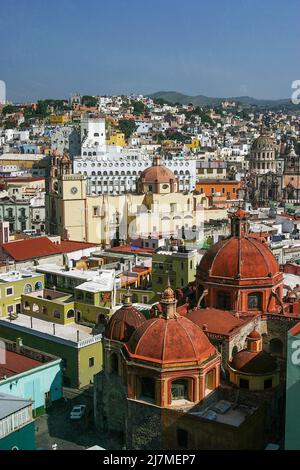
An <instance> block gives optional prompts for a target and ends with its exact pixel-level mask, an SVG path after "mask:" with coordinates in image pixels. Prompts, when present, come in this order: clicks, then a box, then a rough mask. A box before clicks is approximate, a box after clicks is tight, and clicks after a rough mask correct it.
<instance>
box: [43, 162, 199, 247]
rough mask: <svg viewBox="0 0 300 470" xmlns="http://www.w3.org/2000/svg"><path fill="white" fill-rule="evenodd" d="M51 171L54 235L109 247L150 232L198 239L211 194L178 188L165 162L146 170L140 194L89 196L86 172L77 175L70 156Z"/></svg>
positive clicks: (49, 206)
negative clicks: (119, 241)
mask: <svg viewBox="0 0 300 470" xmlns="http://www.w3.org/2000/svg"><path fill="white" fill-rule="evenodd" d="M56 160H57V158H56ZM56 167H57V168H56ZM51 172H52V176H51V178H50V180H49V189H48V191H47V194H46V220H47V221H48V226H47V230H48V231H49V233H51V234H53V235H54V234H55V235H61V236H62V237H63V238H69V239H70V240H74V241H75V240H77V241H83V240H85V241H87V242H96V243H104V244H105V245H110V244H111V242H112V240H114V239H119V240H123V241H124V242H128V241H131V240H133V239H137V238H139V237H146V236H149V235H150V234H152V235H154V234H155V235H159V236H165V237H170V236H173V237H174V238H178V237H179V238H181V237H183V238H185V239H186V240H193V241H195V240H196V238H195V237H197V236H198V235H197V234H198V232H199V230H198V229H199V228H200V227H201V224H202V222H203V217H204V211H203V208H204V207H206V206H207V199H206V197H205V195H201V194H194V193H188V194H183V193H180V192H178V181H177V179H176V177H175V176H174V174H172V173H171V172H170V170H169V169H167V168H166V167H164V166H163V165H161V163H160V161H157V162H156V163H154V165H153V166H151V167H149V168H147V169H146V170H144V172H143V173H142V174H141V176H140V180H139V183H138V188H139V193H138V194H124V195H115V196H114V195H95V196H92V195H87V193H86V178H85V176H83V175H78V174H76V175H74V174H71V163H68V162H67V160H65V162H62V161H59V162H57V161H56V162H52V168H51ZM183 232H184V233H183Z"/></svg>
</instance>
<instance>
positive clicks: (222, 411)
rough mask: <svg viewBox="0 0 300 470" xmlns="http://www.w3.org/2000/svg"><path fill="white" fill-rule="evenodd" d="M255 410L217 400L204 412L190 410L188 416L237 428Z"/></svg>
mask: <svg viewBox="0 0 300 470" xmlns="http://www.w3.org/2000/svg"><path fill="white" fill-rule="evenodd" d="M256 410H257V408H254V407H251V406H245V405H240V404H238V405H236V404H234V403H231V402H229V401H226V400H219V401H216V402H214V403H213V404H211V405H210V406H209V407H207V408H206V409H204V410H203V409H202V410H199V411H198V410H197V409H191V410H189V414H191V415H193V416H198V417H201V418H204V419H208V420H209V421H215V422H217V423H223V424H227V425H230V426H234V427H239V426H240V425H241V424H242V423H243V422H244V421H246V419H247V418H248V417H249V416H251V415H252V414H253V413H254V412H256Z"/></svg>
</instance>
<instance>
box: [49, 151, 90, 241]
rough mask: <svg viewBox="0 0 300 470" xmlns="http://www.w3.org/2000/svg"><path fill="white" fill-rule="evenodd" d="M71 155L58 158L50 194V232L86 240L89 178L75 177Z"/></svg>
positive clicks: (66, 237) (53, 160) (52, 164)
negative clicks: (87, 184)
mask: <svg viewBox="0 0 300 470" xmlns="http://www.w3.org/2000/svg"><path fill="white" fill-rule="evenodd" d="M71 170H72V163H71V160H70V158H69V157H68V155H67V154H64V156H63V157H57V156H56V155H54V156H53V157H52V160H51V170H50V178H49V181H48V188H47V189H48V190H47V192H46V220H47V232H48V233H49V234H50V235H60V236H61V237H62V239H68V240H74V241H84V240H86V207H85V206H86V178H85V177H84V176H83V175H79V174H78V175H74V174H72V171H71Z"/></svg>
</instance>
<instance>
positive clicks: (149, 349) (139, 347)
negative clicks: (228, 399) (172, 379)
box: [125, 315, 216, 365]
mask: <svg viewBox="0 0 300 470" xmlns="http://www.w3.org/2000/svg"><path fill="white" fill-rule="evenodd" d="M125 348H126V349H127V352H128V354H129V356H130V357H132V358H134V359H139V360H142V361H149V362H152V363H153V362H154V363H159V364H166V365H167V364H168V365H170V363H177V364H178V363H186V362H190V363H192V364H199V363H202V362H203V361H205V360H206V359H208V358H209V357H210V356H213V355H214V354H215V353H216V349H215V347H214V346H213V345H212V344H211V343H210V342H209V340H208V338H207V336H206V335H205V333H203V331H202V329H201V328H200V327H199V326H197V325H195V324H194V323H193V322H191V321H190V320H188V319H187V318H185V317H181V316H179V315H178V316H177V317H175V318H170V319H166V318H163V317H162V318H152V319H150V320H146V321H145V322H144V323H143V324H142V325H141V326H140V327H139V328H138V329H137V330H136V331H135V332H134V334H133V335H132V337H131V338H130V341H129V343H128V344H127V345H125Z"/></svg>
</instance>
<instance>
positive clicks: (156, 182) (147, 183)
mask: <svg viewBox="0 0 300 470" xmlns="http://www.w3.org/2000/svg"><path fill="white" fill-rule="evenodd" d="M138 187H139V192H143V193H146V192H147V191H150V192H153V193H174V192H177V191H178V182H177V178H176V176H175V175H174V173H173V172H172V171H171V170H169V168H167V167H166V166H165V165H162V163H161V158H160V156H159V155H156V156H155V157H154V159H153V164H152V166H150V167H148V168H146V169H145V170H144V171H143V172H142V173H141V175H140V177H139V180H138Z"/></svg>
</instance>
